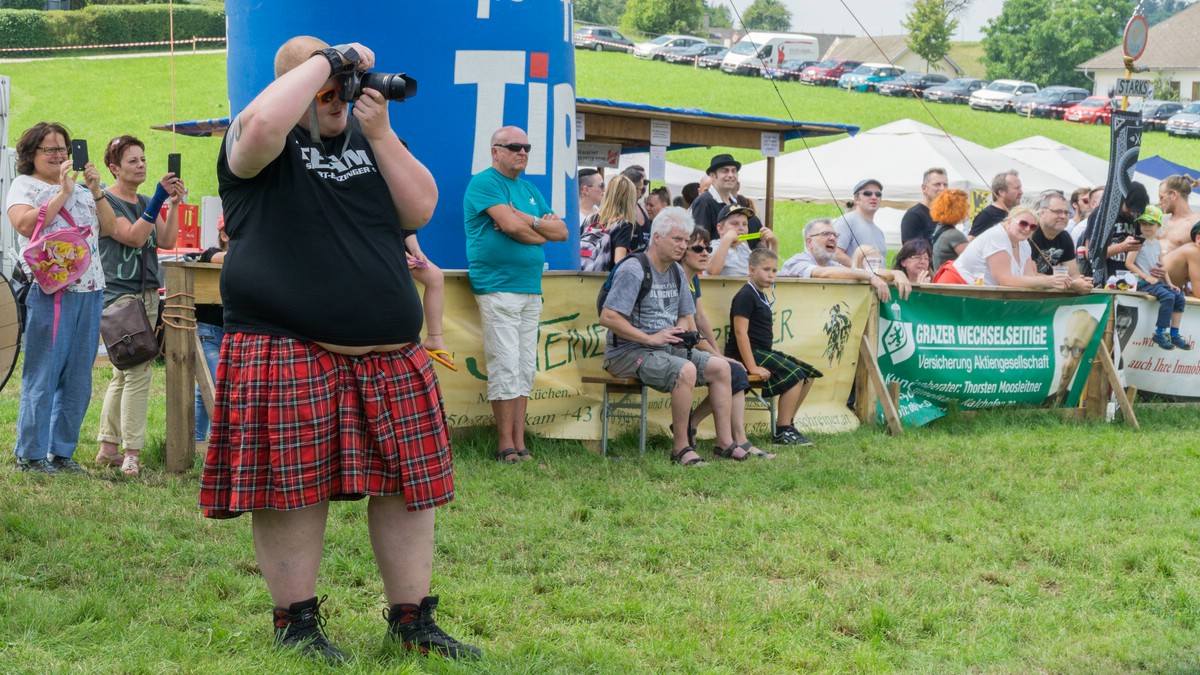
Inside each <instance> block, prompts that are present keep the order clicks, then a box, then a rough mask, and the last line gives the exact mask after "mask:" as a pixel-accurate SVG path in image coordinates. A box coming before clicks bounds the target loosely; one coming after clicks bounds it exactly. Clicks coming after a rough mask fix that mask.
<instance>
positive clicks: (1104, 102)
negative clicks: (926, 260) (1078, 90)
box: [1063, 96, 1114, 124]
mask: <svg viewBox="0 0 1200 675" xmlns="http://www.w3.org/2000/svg"><path fill="white" fill-rule="evenodd" d="M1113 107H1114V106H1113V100H1112V99H1111V98H1108V97H1106V96H1090V97H1088V98H1085V99H1083V100H1082V101H1080V102H1079V103H1076V104H1075V105H1073V106H1071V107H1070V108H1067V110H1066V112H1064V113H1063V119H1064V120H1066V121H1068V122H1079V123H1081V124H1111V123H1112V111H1113Z"/></svg>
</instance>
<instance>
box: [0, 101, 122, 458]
mask: <svg viewBox="0 0 1200 675" xmlns="http://www.w3.org/2000/svg"><path fill="white" fill-rule="evenodd" d="M76 152H78V151H76ZM71 154H72V145H71V135H70V133H69V132H68V131H67V129H66V128H65V127H64V126H63V125H61V124H58V123H55V122H39V123H37V124H35V125H33V126H32V127H30V128H29V129H27V130H26V131H25V133H23V134H21V138H20V140H18V141H17V172H18V173H19V174H20V175H19V176H17V178H16V179H15V180H13V183H12V187H11V188H10V189H9V192H8V196H7V199H6V201H5V209H6V210H7V213H8V219H9V220H10V221H12V224H13V228H15V229H16V230H17V233H18V234H20V235H21V240H22V243H23V244H24V246H23V247H22V249H21V258H22V261H21V264H22V266H23V267H24V268H26V269H25V271H26V273H27V274H28V275H29V277H30V278H31V279H33V282H34V285H33V288H32V289H31V290H30V292H29V296H28V297H27V298H26V300H25V302H26V307H27V315H26V323H25V339H24V344H25V364H24V368H23V371H22V373H21V404H20V407H19V408H18V411H17V442H16V448H15V453H16V456H17V470H18V471H25V472H30V473H39V474H56V473H64V472H65V473H84V471H83V469H81V468H80V467H79V465H78V464H77V463H76V462H75V460H74V459H73V458H74V455H75V447H76V446H77V445H78V443H79V429H80V427H81V426H83V416H84V414H85V413H87V408H88V403H89V402H90V401H91V398H92V362H93V361H95V360H96V348H97V346H98V344H99V339H100V309H101V303H102V296H103V291H104V270H103V269H101V267H100V260H99V258H98V257H97V255H98V248H97V246H98V239H99V236H100V235H106V234H109V233H110V232H112V230H113V227H114V226H115V223H116V216H115V215H114V214H113V210H112V207H111V206H109V204H108V202H107V201H106V200H105V199H104V193H103V192H102V191H101V189H100V174H99V172H98V171H97V170H96V167H95V166H94V165H93V164H92V163H91V162H87V161H86V157H84V156H82V153H80V155H79V156H77V157H76V160H82V161H80V164H81V166H80V168H78V169H76V168H75V167H74V166H73V162H72V160H71ZM81 173H82V174H83V180H84V183H85V184H86V187H84V186H83V185H77V184H76V181H77V180H78V179H79V177H80V174H81Z"/></svg>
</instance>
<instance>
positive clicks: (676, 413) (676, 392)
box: [671, 361, 699, 461]
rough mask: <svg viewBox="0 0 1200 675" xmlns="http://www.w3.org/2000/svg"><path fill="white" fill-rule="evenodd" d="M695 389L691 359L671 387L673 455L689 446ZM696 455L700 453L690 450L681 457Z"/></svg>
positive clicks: (694, 376) (694, 367) (693, 366)
mask: <svg viewBox="0 0 1200 675" xmlns="http://www.w3.org/2000/svg"><path fill="white" fill-rule="evenodd" d="M695 389H696V366H695V365H694V364H692V362H690V361H689V362H687V363H685V364H683V368H681V369H680V371H679V376H678V377H677V378H676V379H675V387H674V388H673V389H671V424H672V425H673V426H674V428H675V433H674V437H675V438H674V441H675V450H674V451H673V452H672V453H671V454H673V455H674V454H678V453H679V451H680V450H683V449H684V448H687V447H689V446H688V437H687V425H688V417H690V416H691V414H692V392H693V391H695ZM694 456H695V457H698V456H699V455H696V454H695V453H694V452H688V453H685V454H684V455H683V456H681V457H680V458H679V459H680V460H682V461H687V460H690V459H692V458H693V457H694Z"/></svg>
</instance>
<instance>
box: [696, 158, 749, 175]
mask: <svg viewBox="0 0 1200 675" xmlns="http://www.w3.org/2000/svg"><path fill="white" fill-rule="evenodd" d="M723 166H732V167H733V168H735V169H737V170H738V171H741V170H742V163H741V162H739V161H737V160H736V159H734V158H733V155H728V154H726V155H717V156H716V157H713V158H712V161H711V162H709V164H708V171H705V172H704V173H716V172H717V169H719V168H721V167H723Z"/></svg>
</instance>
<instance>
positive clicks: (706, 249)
mask: <svg viewBox="0 0 1200 675" xmlns="http://www.w3.org/2000/svg"><path fill="white" fill-rule="evenodd" d="M689 248H691V249H692V253H712V245H711V244H710V245H708V246H701V245H700V244H694V245H692V246H691V247H689Z"/></svg>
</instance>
